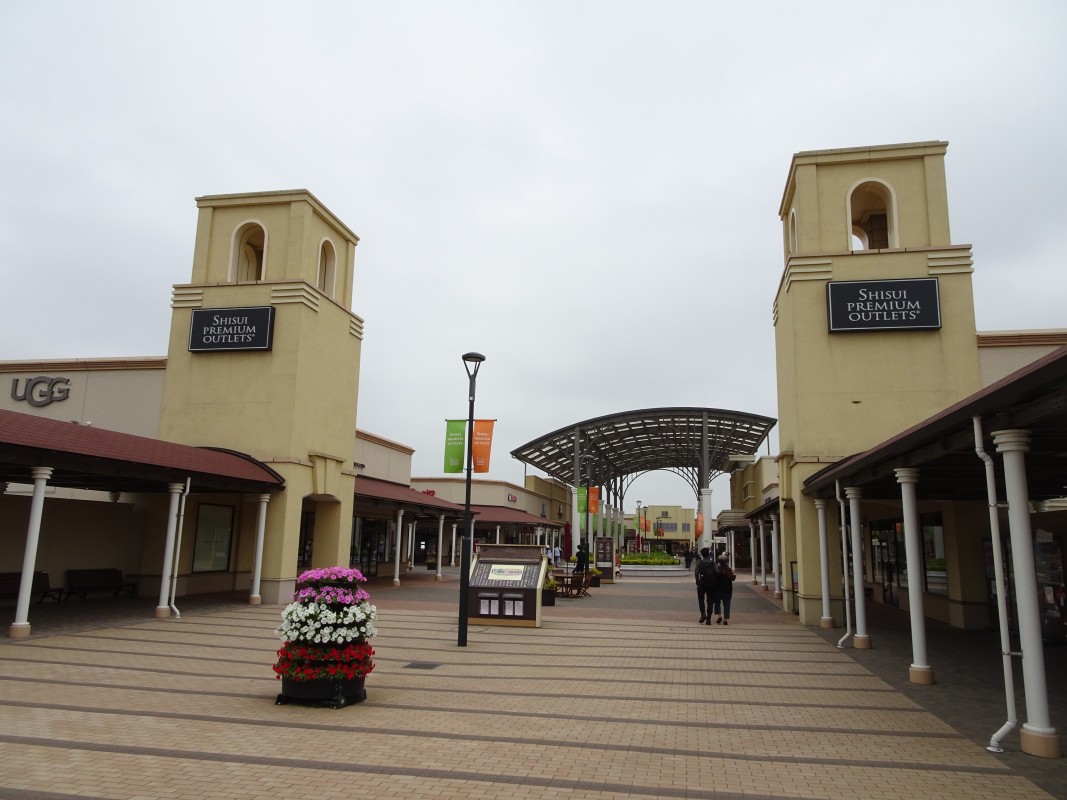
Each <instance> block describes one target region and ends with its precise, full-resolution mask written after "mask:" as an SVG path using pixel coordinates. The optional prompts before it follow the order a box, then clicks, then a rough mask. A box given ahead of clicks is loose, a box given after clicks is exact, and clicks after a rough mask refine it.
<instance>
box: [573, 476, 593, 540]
mask: <svg viewBox="0 0 1067 800" xmlns="http://www.w3.org/2000/svg"><path fill="white" fill-rule="evenodd" d="M588 501H589V498H586V502H588ZM580 541H582V529H581V527H580V521H579V519H578V487H577V486H572V487H571V555H574V554H575V553H577V552H578V543H579V542H580Z"/></svg>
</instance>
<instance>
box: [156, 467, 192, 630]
mask: <svg viewBox="0 0 1067 800" xmlns="http://www.w3.org/2000/svg"><path fill="white" fill-rule="evenodd" d="M184 488H185V484H183V483H168V484H167V491H168V492H170V508H169V509H168V510H167V539H166V543H165V544H164V545H163V576H162V578H161V579H160V581H159V605H157V606H156V616H157V617H169V616H170V601H171V597H170V573H171V571H172V569H173V567H174V539H175V535H176V533H177V530H178V501H179V500H180V499H181V493H182V490H183V489H184Z"/></svg>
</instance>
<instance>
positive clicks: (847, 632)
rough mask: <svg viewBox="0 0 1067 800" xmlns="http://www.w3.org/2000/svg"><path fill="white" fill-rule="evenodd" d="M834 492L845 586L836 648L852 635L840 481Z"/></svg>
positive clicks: (843, 509) (846, 540)
mask: <svg viewBox="0 0 1067 800" xmlns="http://www.w3.org/2000/svg"><path fill="white" fill-rule="evenodd" d="M834 493H835V494H836V495H837V521H838V527H839V528H840V529H841V585H842V586H844V587H845V591H844V595H845V635H844V636H842V637H841V639H840V641H838V643H837V646H838V648H841V649H844V646H845V640H846V639H848V638H849V637H850V636H852V616H851V611H850V609H851V606H852V603H851V602H850V601H849V597H850V595H849V591H848V538H847V537H846V531H847V528H846V527H845V498H843V497H842V496H841V481H835V482H834Z"/></svg>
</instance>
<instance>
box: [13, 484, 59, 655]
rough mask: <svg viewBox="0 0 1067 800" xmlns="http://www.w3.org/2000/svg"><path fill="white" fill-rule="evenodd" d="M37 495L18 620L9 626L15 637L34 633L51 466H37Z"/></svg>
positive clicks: (28, 533)
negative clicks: (32, 619)
mask: <svg viewBox="0 0 1067 800" xmlns="http://www.w3.org/2000/svg"><path fill="white" fill-rule="evenodd" d="M30 474H31V475H32V476H33V498H32V499H31V500H30V520H29V523H28V524H27V525H26V551H25V552H24V553H23V554H22V576H21V577H20V578H19V599H18V601H17V602H16V604H15V621H14V622H12V623H11V627H9V628H8V631H7V635H8V636H10V637H11V638H12V639H25V638H26V637H27V636H29V635H30V598H31V597H32V596H33V573H34V568H35V567H36V566H37V543H38V542H39V541H40V540H41V516H42V515H43V514H44V490H45V486H46V484H47V483H48V479H49V478H51V477H52V468H51V467H34V468H33V469H32V470H30Z"/></svg>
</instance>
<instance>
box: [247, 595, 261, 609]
mask: <svg viewBox="0 0 1067 800" xmlns="http://www.w3.org/2000/svg"><path fill="white" fill-rule="evenodd" d="M248 605H250V606H260V605H263V598H262V597H260V596H259V595H258V594H252V595H249V596H248Z"/></svg>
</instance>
